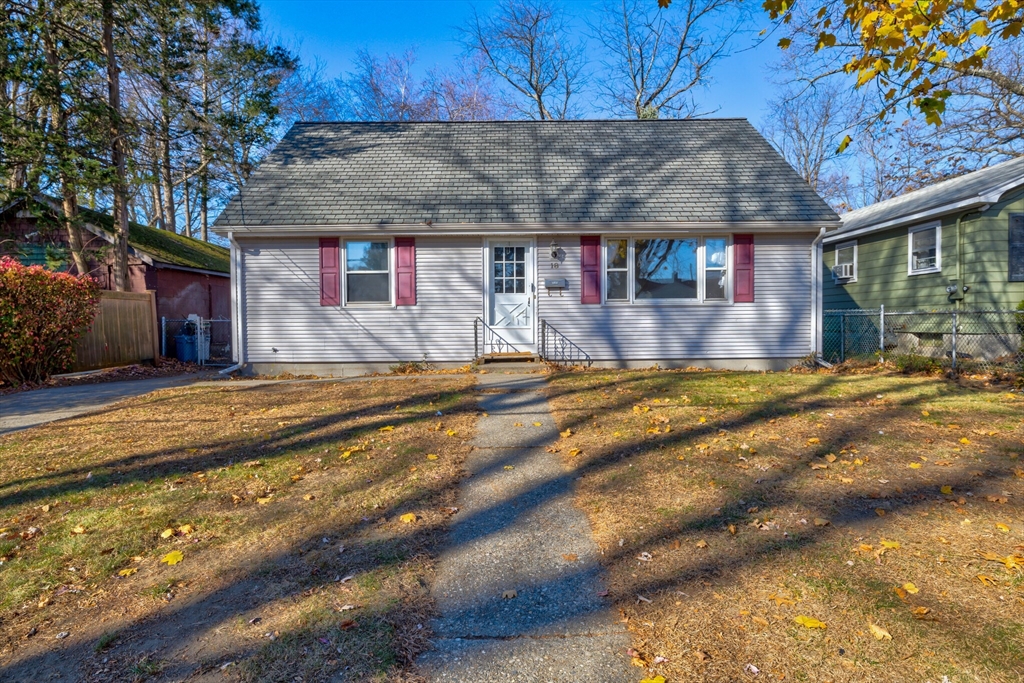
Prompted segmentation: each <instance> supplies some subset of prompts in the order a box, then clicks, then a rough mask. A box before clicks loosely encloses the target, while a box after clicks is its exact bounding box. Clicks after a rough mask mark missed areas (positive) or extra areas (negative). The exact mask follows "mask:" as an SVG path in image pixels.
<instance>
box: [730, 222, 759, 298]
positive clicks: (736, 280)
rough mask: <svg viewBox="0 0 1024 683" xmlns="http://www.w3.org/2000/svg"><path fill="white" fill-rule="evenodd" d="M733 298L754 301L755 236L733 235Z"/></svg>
mask: <svg viewBox="0 0 1024 683" xmlns="http://www.w3.org/2000/svg"><path fill="white" fill-rule="evenodd" d="M732 272H733V293H732V300H733V301H735V302H737V303H753V302H754V236H753V235H733V236H732Z"/></svg>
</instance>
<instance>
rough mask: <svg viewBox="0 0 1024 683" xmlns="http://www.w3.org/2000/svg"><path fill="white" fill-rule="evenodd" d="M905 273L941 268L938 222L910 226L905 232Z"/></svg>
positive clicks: (915, 273)
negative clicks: (906, 254) (916, 226)
mask: <svg viewBox="0 0 1024 683" xmlns="http://www.w3.org/2000/svg"><path fill="white" fill-rule="evenodd" d="M907 250H908V257H909V258H908V259H907V261H908V262H907V274H908V275H920V274H922V273H938V272H939V271H940V270H942V228H941V226H940V225H939V224H938V223H932V224H930V225H924V226H921V227H918V228H911V229H910V231H909V233H908V234H907Z"/></svg>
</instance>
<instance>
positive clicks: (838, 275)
mask: <svg viewBox="0 0 1024 683" xmlns="http://www.w3.org/2000/svg"><path fill="white" fill-rule="evenodd" d="M832 277H834V278H835V279H837V280H849V279H850V278H852V277H853V264H852V263H839V264H836V265H834V266H832Z"/></svg>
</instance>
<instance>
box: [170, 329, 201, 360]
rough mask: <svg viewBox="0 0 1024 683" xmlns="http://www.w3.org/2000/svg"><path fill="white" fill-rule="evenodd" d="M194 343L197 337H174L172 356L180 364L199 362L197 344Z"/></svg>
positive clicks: (181, 335)
mask: <svg viewBox="0 0 1024 683" xmlns="http://www.w3.org/2000/svg"><path fill="white" fill-rule="evenodd" d="M196 341H197V337H196V335H194V334H176V335H174V351H175V353H174V355H175V356H177V357H178V360H180V361H181V362H182V363H198V362H199V354H198V351H199V348H198V347H199V344H197V343H196Z"/></svg>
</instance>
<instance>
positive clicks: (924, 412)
mask: <svg viewBox="0 0 1024 683" xmlns="http://www.w3.org/2000/svg"><path fill="white" fill-rule="evenodd" d="M921 415H923V416H924V417H928V416H929V415H931V413H929V412H928V411H927V410H922V411H921Z"/></svg>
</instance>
